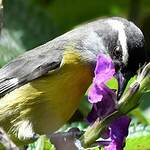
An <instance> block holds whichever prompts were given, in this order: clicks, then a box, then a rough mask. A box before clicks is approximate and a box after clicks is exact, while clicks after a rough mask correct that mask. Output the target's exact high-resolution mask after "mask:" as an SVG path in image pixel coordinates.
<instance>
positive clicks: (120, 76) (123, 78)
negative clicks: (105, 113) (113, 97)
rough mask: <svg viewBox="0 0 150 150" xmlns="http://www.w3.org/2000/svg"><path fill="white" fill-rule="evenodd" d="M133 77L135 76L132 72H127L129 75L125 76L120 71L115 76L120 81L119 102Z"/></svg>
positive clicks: (125, 74)
mask: <svg viewBox="0 0 150 150" xmlns="http://www.w3.org/2000/svg"><path fill="white" fill-rule="evenodd" d="M132 75H133V74H132V73H131V72H127V73H124V74H123V73H121V71H118V72H117V73H116V74H115V77H116V79H117V80H118V94H117V98H118V100H119V99H120V97H121V96H122V94H123V92H124V90H125V88H126V86H127V84H128V81H129V80H130V79H131V77H132Z"/></svg>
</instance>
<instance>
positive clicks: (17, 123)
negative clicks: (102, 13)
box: [0, 17, 144, 142]
mask: <svg viewBox="0 0 150 150" xmlns="http://www.w3.org/2000/svg"><path fill="white" fill-rule="evenodd" d="M143 46H144V36H143V34H142V32H141V30H140V29H139V28H138V27H137V26H136V25H134V24H133V23H132V22H129V21H127V20H126V19H123V18H119V17H112V18H107V19H100V20H97V21H94V22H91V23H87V24H85V25H81V26H79V27H77V28H75V29H73V30H72V31H70V32H67V33H65V34H63V35H61V36H59V37H57V38H55V39H53V40H52V41H49V42H47V43H46V44H44V45H42V46H39V47H37V48H35V49H32V50H30V51H28V52H26V53H24V54H23V55H21V56H19V57H17V58H16V59H14V60H12V61H11V62H9V63H8V64H7V65H5V66H4V67H3V68H1V69H0V97H1V99H0V126H2V127H3V128H4V130H5V131H6V132H7V133H8V134H9V135H10V136H11V137H12V138H13V139H15V141H16V139H18V140H20V141H23V142H24V141H28V140H29V141H30V140H31V139H33V137H34V136H35V133H36V134H47V133H52V132H54V131H56V130H57V129H58V128H59V127H61V126H62V125H63V124H64V123H66V121H67V120H68V119H69V118H70V117H71V116H72V115H73V113H74V112H75V110H76V109H77V107H78V105H79V102H80V100H81V97H82V96H83V95H84V93H85V91H86V90H87V88H88V87H89V85H90V84H91V81H92V78H93V72H94V67H95V65H96V58H97V55H98V54H100V53H103V54H106V55H109V56H110V57H111V58H112V60H113V62H114V64H115V68H116V71H117V72H122V74H123V75H124V76H125V78H128V76H131V75H132V74H134V73H135V71H136V70H137V69H138V67H139V63H143V62H142V61H143V60H144V59H143V58H144V51H143Z"/></svg>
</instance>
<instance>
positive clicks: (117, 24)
mask: <svg viewBox="0 0 150 150" xmlns="http://www.w3.org/2000/svg"><path fill="white" fill-rule="evenodd" d="M108 23H109V24H110V26H111V27H112V28H113V29H114V30H116V31H118V40H119V42H120V45H121V47H122V60H123V62H124V63H125V64H126V63H127V60H128V49H127V36H126V33H125V30H124V28H125V26H124V24H123V23H122V22H121V21H119V20H108Z"/></svg>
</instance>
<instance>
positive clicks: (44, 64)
mask: <svg viewBox="0 0 150 150" xmlns="http://www.w3.org/2000/svg"><path fill="white" fill-rule="evenodd" d="M49 45H51V46H49ZM49 45H48V43H47V44H45V45H42V46H40V47H38V48H35V49H33V50H31V51H28V52H26V53H25V54H23V55H21V56H19V57H18V58H16V59H15V60H13V61H11V62H10V63H8V64H7V65H5V66H4V67H3V68H1V69H0V97H2V96H4V95H5V94H7V93H8V92H10V91H12V90H14V89H16V88H18V87H20V86H22V85H24V84H26V83H28V82H30V81H32V80H34V79H36V78H38V77H41V76H42V75H45V74H47V73H48V72H50V71H52V70H55V69H56V68H59V66H60V63H61V60H62V54H63V51H62V50H61V49H59V47H57V48H56V47H54V46H53V45H52V44H49Z"/></svg>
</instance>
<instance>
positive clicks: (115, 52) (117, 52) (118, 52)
mask: <svg viewBox="0 0 150 150" xmlns="http://www.w3.org/2000/svg"><path fill="white" fill-rule="evenodd" d="M112 53H113V56H115V57H116V58H119V57H121V55H122V53H121V48H120V46H116V47H114V49H113V52H112Z"/></svg>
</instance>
